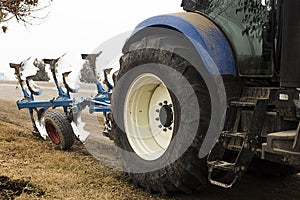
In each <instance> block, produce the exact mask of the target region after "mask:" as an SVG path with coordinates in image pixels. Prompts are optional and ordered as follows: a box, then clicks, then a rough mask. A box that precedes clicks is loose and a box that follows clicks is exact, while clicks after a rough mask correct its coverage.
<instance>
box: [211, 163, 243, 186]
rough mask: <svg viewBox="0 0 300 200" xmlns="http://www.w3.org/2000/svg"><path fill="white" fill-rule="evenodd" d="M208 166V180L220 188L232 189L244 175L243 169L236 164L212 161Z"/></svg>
mask: <svg viewBox="0 0 300 200" xmlns="http://www.w3.org/2000/svg"><path fill="white" fill-rule="evenodd" d="M207 164H208V166H209V175H208V179H209V181H210V183H211V184H213V185H217V186H219V187H223V188H231V187H232V186H233V184H234V183H235V182H236V181H237V180H238V179H239V177H240V176H241V174H242V170H241V169H242V168H240V167H237V166H236V164H235V163H230V162H225V161H210V162H207ZM229 172H231V173H229ZM224 173H225V174H226V175H225V176H223V175H224ZM213 176H215V177H213ZM216 179H218V180H216Z"/></svg>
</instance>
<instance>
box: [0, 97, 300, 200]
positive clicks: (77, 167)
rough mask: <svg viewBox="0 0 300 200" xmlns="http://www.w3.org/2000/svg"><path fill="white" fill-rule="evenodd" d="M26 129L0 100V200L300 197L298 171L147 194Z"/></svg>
mask: <svg viewBox="0 0 300 200" xmlns="http://www.w3.org/2000/svg"><path fill="white" fill-rule="evenodd" d="M31 130H32V126H31V122H30V120H29V116H28V112H27V111H26V110H21V111H18V109H17V107H16V104H15V103H14V102H13V101H11V100H9V101H7V100H4V99H3V98H2V99H1V98H0V163H1V165H0V199H14V198H16V199H209V200H218V199H222V200H226V199H228V200H229V199H230V200H231V199H272V200H276V199H278V200H279V199H290V200H299V199H300V175H294V176H291V177H287V178H278V177H277V178H276V177H257V176H253V175H245V176H244V177H243V179H242V181H241V182H239V183H238V184H237V185H236V186H235V187H234V188H232V189H230V190H224V189H220V188H217V187H211V188H208V189H207V190H205V191H199V192H197V193H194V194H192V195H183V194H174V195H172V196H168V197H166V196H161V195H159V194H149V193H147V192H146V191H144V190H143V189H141V188H138V187H136V186H134V185H133V184H132V183H130V181H129V180H128V179H127V177H126V175H124V174H123V173H122V172H119V171H116V170H113V169H110V168H108V167H106V166H105V165H103V164H102V163H101V162H99V161H98V160H97V159H95V158H94V157H93V156H91V155H90V153H89V152H88V151H87V150H86V149H85V147H84V146H83V145H82V144H80V143H79V142H77V143H76V144H75V145H74V146H73V147H72V148H71V150H69V151H66V152H63V151H59V150H56V149H55V148H54V147H53V146H52V144H51V143H50V142H49V141H43V140H40V139H37V138H35V137H34V136H33V135H32V134H31ZM100 153H101V152H100Z"/></svg>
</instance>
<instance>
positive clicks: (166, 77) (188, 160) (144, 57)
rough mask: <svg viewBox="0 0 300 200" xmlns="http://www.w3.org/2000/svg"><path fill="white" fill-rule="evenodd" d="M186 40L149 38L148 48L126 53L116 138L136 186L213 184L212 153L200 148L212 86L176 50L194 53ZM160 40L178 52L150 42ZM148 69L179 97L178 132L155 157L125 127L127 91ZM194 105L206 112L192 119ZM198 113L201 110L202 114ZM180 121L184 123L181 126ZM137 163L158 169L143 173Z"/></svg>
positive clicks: (188, 188) (115, 101)
mask: <svg viewBox="0 0 300 200" xmlns="http://www.w3.org/2000/svg"><path fill="white" fill-rule="evenodd" d="M183 40H184V39H178V38H175V37H173V36H170V37H169V36H165V35H162V36H160V35H156V36H151V37H146V38H144V39H143V41H144V44H145V48H142V49H136V50H132V51H130V52H128V53H126V54H125V55H124V56H123V57H122V58H121V60H120V64H121V68H120V71H119V74H118V78H117V80H118V81H117V84H116V86H115V88H114V91H113V96H112V112H113V123H112V131H113V136H114V142H115V144H116V145H117V146H118V147H119V151H118V153H119V155H120V160H121V162H122V164H123V169H124V170H125V171H126V172H127V173H128V175H129V176H130V177H131V179H132V181H133V182H134V183H135V184H136V185H139V186H142V187H144V188H146V189H147V190H148V191H149V192H160V193H162V194H167V193H170V192H184V193H191V192H193V191H195V190H197V189H202V188H204V187H206V186H208V180H207V174H208V169H207V165H206V157H205V158H201V159H200V158H199V156H198V153H199V149H200V147H201V145H202V142H203V138H204V136H205V134H206V132H207V129H208V125H209V122H210V116H211V101H210V97H209V93H208V89H207V86H206V85H205V83H204V81H203V79H202V77H201V75H200V74H199V72H198V71H197V70H196V69H195V67H194V66H193V65H192V64H190V63H189V62H188V61H187V60H185V59H184V58H183V57H181V56H179V55H178V54H176V53H174V51H175V49H176V51H178V52H183V53H184V52H185V53H184V54H186V55H187V54H192V51H191V50H190V49H189V48H187V47H186V46H184V45H182V43H186V41H183ZM145 41H146V42H145ZM155 41H159V42H160V45H163V46H164V49H170V50H171V49H173V50H174V51H173V52H171V51H166V50H163V49H161V48H157V47H154V48H153V47H152V48H147V44H155ZM153 63H154V65H153ZM156 64H158V65H156ZM149 65H151V66H149ZM172 70H175V71H176V72H177V73H178V74H180V76H182V77H183V78H184V79H185V80H186V81H187V82H188V84H189V85H190V86H191V88H192V90H193V94H190V93H187V91H186V88H185V86H184V85H183V84H184V83H183V82H182V80H181V78H180V77H174V76H172V75H171V74H172ZM143 74H153V75H155V76H156V77H158V78H159V79H160V80H161V81H162V82H163V83H164V84H165V85H166V86H167V87H168V88H172V91H169V92H170V95H171V97H172V102H173V105H172V110H173V112H174V120H173V121H174V131H173V134H174V135H173V138H172V141H171V143H170V145H169V146H168V148H167V149H166V151H165V152H164V153H163V154H162V155H161V156H160V157H158V158H157V159H153V160H151V159H150V160H148V159H145V158H142V157H141V156H139V155H138V154H137V153H136V152H135V150H134V148H133V147H132V145H131V143H130V141H129V139H128V134H130V133H126V132H125V130H126V129H125V128H124V123H125V122H124V115H123V113H124V109H125V108H124V104H125V101H126V94H127V93H128V91H129V90H130V89H131V88H130V87H131V84H132V83H133V82H134V80H135V79H136V78H137V77H139V76H141V75H143ZM185 84H186V82H185ZM184 96H185V98H186V99H185V100H186V102H185V103H184V104H182V101H181V100H182V97H184ZM178 97H179V98H178ZM192 98H195V99H196V100H197V101H198V105H190V102H189V99H192ZM180 99H181V100H180ZM183 99H184V98H183ZM179 101H180V102H181V103H180V102H179ZM195 106H197V107H195ZM193 109H195V110H197V109H199V110H200V113H201V114H200V117H199V118H198V119H197V121H190V120H191V119H190V115H191V113H192V112H193V111H194V110H193ZM197 114H198V115H199V113H197ZM195 124H197V127H198V130H192V128H191V127H192V126H193V125H195ZM179 126H180V127H181V129H180V131H179ZM193 131H194V132H196V134H195V137H193V138H192V139H191V143H190V144H189V146H187V147H186V149H185V146H184V145H183V144H184V143H185V142H184V141H186V140H187V139H188V138H190V137H191V136H190V134H191V132H193ZM123 150H125V151H123ZM128 152H129V153H128ZM170 158H175V159H174V161H173V162H172V163H170V164H169V165H167V166H163V167H162V168H158V169H156V167H157V166H159V165H161V163H163V162H165V161H166V160H168V159H170ZM137 168H138V169H143V168H144V169H151V168H153V169H155V170H148V171H145V172H137Z"/></svg>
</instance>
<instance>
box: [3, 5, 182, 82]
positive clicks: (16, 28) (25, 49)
mask: <svg viewBox="0 0 300 200" xmlns="http://www.w3.org/2000/svg"><path fill="white" fill-rule="evenodd" d="M180 3H181V0H149V1H146V0H114V1H113V0H111V1H103V0H85V1H74V0H53V2H52V5H51V7H50V8H49V9H48V10H49V16H48V17H47V18H46V19H45V22H44V23H42V24H40V25H35V26H28V27H27V28H25V27H24V26H21V25H19V24H16V23H14V22H11V23H9V24H8V25H9V30H8V32H7V33H6V34H3V33H0V72H1V71H2V72H3V71H4V72H5V76H6V78H13V71H11V70H10V69H9V66H8V63H9V62H15V63H18V62H21V61H22V60H24V59H26V58H28V57H30V56H33V57H37V58H44V57H48V58H52V57H53V58H56V57H58V56H60V55H61V54H63V53H65V52H69V54H72V55H76V56H77V55H78V58H80V53H90V52H92V51H93V50H94V49H95V48H97V46H99V45H100V44H101V43H102V42H104V41H106V40H107V39H109V38H111V37H113V36H114V35H117V34H119V33H123V32H126V31H130V30H132V29H134V27H135V26H136V25H137V24H138V23H139V22H141V21H143V20H144V19H146V18H148V17H152V16H155V15H159V14H167V13H173V12H181V11H182V8H181V7H180Z"/></svg>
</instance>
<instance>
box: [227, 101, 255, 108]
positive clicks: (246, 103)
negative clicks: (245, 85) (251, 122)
mask: <svg viewBox="0 0 300 200" xmlns="http://www.w3.org/2000/svg"><path fill="white" fill-rule="evenodd" d="M230 105H231V106H236V107H255V105H256V102H253V101H231V102H230Z"/></svg>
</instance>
